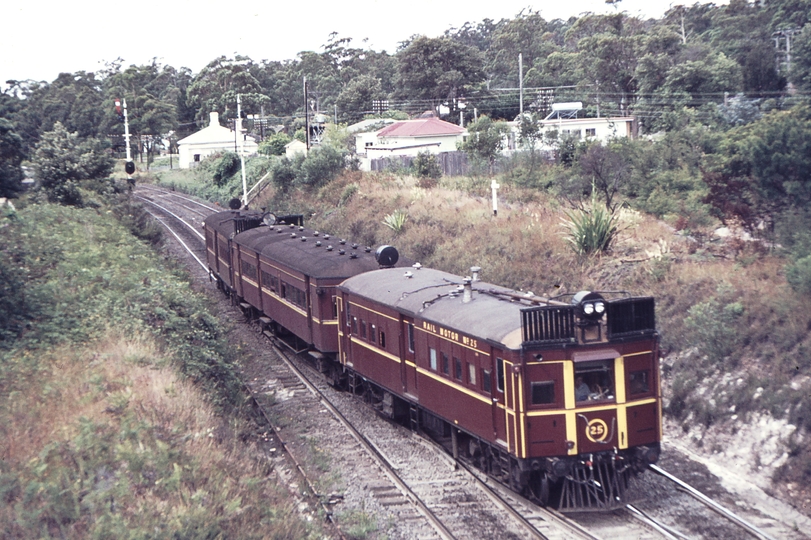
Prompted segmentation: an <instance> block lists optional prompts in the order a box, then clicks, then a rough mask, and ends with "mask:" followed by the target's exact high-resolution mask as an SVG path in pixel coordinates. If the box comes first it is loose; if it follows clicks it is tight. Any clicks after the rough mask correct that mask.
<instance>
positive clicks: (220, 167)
mask: <svg viewBox="0 0 811 540" xmlns="http://www.w3.org/2000/svg"><path fill="white" fill-rule="evenodd" d="M240 165H241V163H240V160H239V156H238V155H236V154H235V153H233V152H226V153H224V154H223V155H222V156H221V157H220V158H219V159H218V160H217V161H216V163H215V164H214V175H213V177H212V179H213V180H214V183H215V184H216V185H217V186H219V187H222V186H223V185H224V184H225V183H226V182H227V181H228V179H229V178H231V177H232V176H233V175H234V174H236V172H237V171H238V170H239V167H240Z"/></svg>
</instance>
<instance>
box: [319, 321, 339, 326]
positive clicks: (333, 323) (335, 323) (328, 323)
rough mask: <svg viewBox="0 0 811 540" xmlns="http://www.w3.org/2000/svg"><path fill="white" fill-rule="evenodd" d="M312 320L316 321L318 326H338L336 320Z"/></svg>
mask: <svg viewBox="0 0 811 540" xmlns="http://www.w3.org/2000/svg"><path fill="white" fill-rule="evenodd" d="M313 320H318V324H323V325H324V326H338V320H337V319H327V320H326V321H321V320H320V319H313Z"/></svg>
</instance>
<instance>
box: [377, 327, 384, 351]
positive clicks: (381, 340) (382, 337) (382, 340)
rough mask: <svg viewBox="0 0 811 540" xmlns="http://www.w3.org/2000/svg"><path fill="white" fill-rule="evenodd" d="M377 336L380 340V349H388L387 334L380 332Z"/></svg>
mask: <svg viewBox="0 0 811 540" xmlns="http://www.w3.org/2000/svg"><path fill="white" fill-rule="evenodd" d="M377 335H378V337H379V338H380V348H381V349H385V348H386V332H384V331H383V330H381V331H380V332H378V334H377Z"/></svg>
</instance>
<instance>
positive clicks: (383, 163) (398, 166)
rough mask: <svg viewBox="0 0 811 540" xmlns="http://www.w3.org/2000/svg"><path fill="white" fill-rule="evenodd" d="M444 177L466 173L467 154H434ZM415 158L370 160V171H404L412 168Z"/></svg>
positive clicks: (392, 157)
mask: <svg viewBox="0 0 811 540" xmlns="http://www.w3.org/2000/svg"><path fill="white" fill-rule="evenodd" d="M435 155H436V158H437V162H438V163H439V166H440V168H441V169H442V174H443V175H444V176H464V175H466V174H467V173H468V169H469V166H468V160H467V154H465V153H464V152H442V153H439V154H435ZM414 159H415V156H391V157H385V158H379V159H373V160H371V170H372V171H404V170H409V169H411V168H412V166H413V164H414Z"/></svg>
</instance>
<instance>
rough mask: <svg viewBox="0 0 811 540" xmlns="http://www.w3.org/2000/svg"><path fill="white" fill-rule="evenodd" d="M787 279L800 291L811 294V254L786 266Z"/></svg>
mask: <svg viewBox="0 0 811 540" xmlns="http://www.w3.org/2000/svg"><path fill="white" fill-rule="evenodd" d="M786 279H787V280H788V282H789V283H790V284H791V286H792V287H793V288H794V290H795V291H797V292H798V293H801V294H811V255H808V256H806V257H802V258H801V259H798V260H797V261H796V262H794V263H792V264H789V265H788V266H786Z"/></svg>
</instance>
